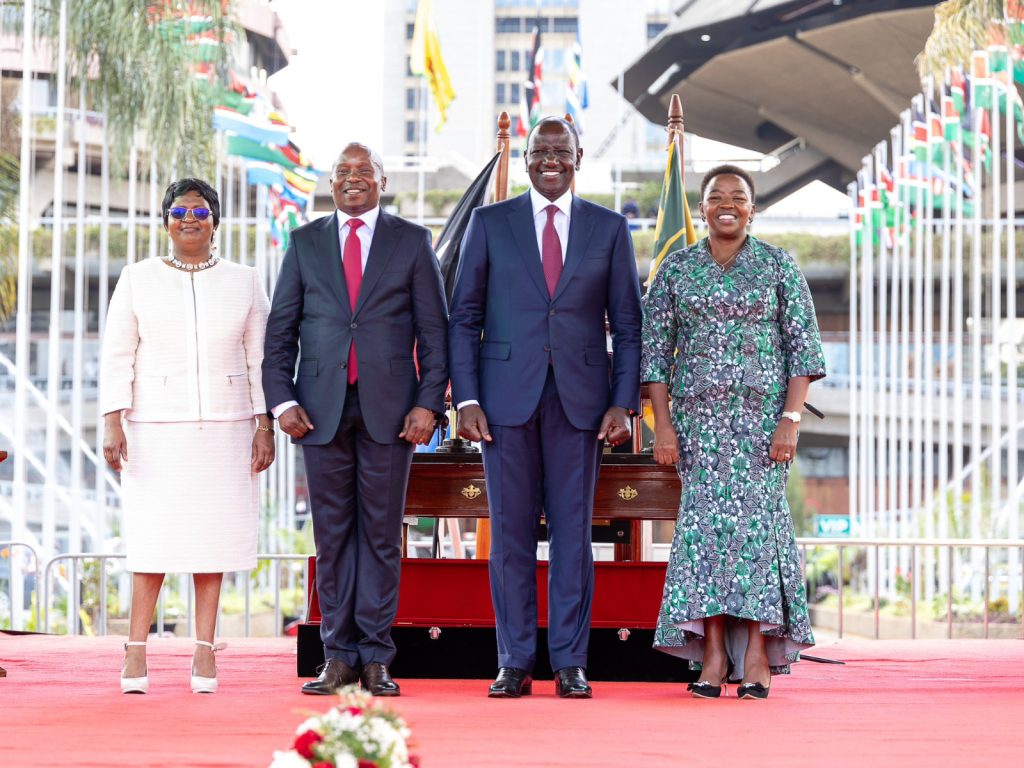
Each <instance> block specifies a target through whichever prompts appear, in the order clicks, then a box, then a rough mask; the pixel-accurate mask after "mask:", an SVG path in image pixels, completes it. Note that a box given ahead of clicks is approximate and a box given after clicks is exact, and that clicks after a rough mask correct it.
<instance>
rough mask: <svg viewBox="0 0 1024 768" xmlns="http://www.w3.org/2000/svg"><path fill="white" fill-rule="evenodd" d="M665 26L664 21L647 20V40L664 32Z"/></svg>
mask: <svg viewBox="0 0 1024 768" xmlns="http://www.w3.org/2000/svg"><path fill="white" fill-rule="evenodd" d="M667 26H668V24H667V23H665V22H664V21H657V22H653V21H649V22H647V39H648V40H653V39H654V38H656V37H657V36H658V35H660V34H661V33H662V32H664V31H665V27H667Z"/></svg>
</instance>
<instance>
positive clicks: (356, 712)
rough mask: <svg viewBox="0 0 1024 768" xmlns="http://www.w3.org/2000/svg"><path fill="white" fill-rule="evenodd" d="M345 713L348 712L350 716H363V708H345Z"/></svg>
mask: <svg viewBox="0 0 1024 768" xmlns="http://www.w3.org/2000/svg"><path fill="white" fill-rule="evenodd" d="M345 711H346V712H348V713H349V714H350V715H361V714H363V708H362V707H346V708H345Z"/></svg>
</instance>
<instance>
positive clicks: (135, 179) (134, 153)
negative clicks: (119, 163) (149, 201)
mask: <svg viewBox="0 0 1024 768" xmlns="http://www.w3.org/2000/svg"><path fill="white" fill-rule="evenodd" d="M138 188H139V149H138V147H137V146H136V144H135V136H134V134H133V135H132V143H131V146H130V147H129V148H128V226H127V230H128V231H127V235H128V249H127V256H126V257H125V263H127V264H134V263H135V214H136V210H135V209H136V208H137V207H138V204H137V202H136V197H137V195H138Z"/></svg>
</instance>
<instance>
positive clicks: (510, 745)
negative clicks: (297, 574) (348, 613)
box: [0, 634, 1024, 768]
mask: <svg viewBox="0 0 1024 768" xmlns="http://www.w3.org/2000/svg"><path fill="white" fill-rule="evenodd" d="M122 640H123V638H115V637H106V638H82V637H56V636H39V635H24V636H12V635H6V634H0V666H2V667H5V668H6V669H7V677H6V678H0V707H2V710H3V714H2V715H0V765H2V766H11V768H20V767H21V766H44V765H45V766H53V765H62V766H261V765H263V766H265V765H268V764H269V763H270V760H271V755H272V753H273V751H274V750H275V749H285V748H287V747H288V746H289V744H290V743H291V739H292V736H293V733H294V729H295V727H296V726H297V725H298V724H299V723H300V722H302V720H303V719H304V718H305V717H306V716H307V715H308V713H310V712H320V711H323V710H325V709H326V708H327V706H328V705H329V699H326V698H317V697H311V696H303V695H301V694H300V693H299V685H300V682H301V681H300V680H299V679H297V678H296V677H295V640H294V639H293V638H291V639H280V640H278V639H248V640H245V639H240V640H231V639H229V640H228V643H229V647H228V649H227V650H226V651H224V652H223V653H222V654H221V656H220V679H221V690H220V692H219V693H217V694H215V695H213V696H199V695H194V694H192V693H191V692H190V691H189V689H188V674H189V670H188V667H189V658H190V656H191V645H190V644H189V643H188V642H187V641H185V640H179V639H167V640H155V641H151V644H150V693H149V694H148V695H145V696H125V695H123V694H121V693H120V690H119V689H118V683H117V675H118V670H119V665H120V659H121V645H120V643H121V641H122ZM812 653H814V654H817V655H819V656H823V657H828V658H832V659H838V660H842V661H845V662H846V664H845V666H835V665H823V664H815V663H811V662H806V661H805V662H801V663H800V664H799V665H797V666H796V667H794V672H793V674H792V675H790V676H788V677H778V678H775V681H774V684H773V686H772V691H771V696H770V698H769V699H768V700H767V701H764V702H758V701H739V700H737V699H736V698H735V697H734V689H730V691H729V693H730V696H729V698H726V699H720V700H717V701H698V700H694V699H691V698H690V697H689V696H688V695H687V694H686V692H685V686H684V685H683V684H680V683H624V682H606V683H598V684H596V685H595V696H594V699H592V700H590V701H578V700H569V701H563V700H561V699H558V698H556V697H555V696H554V684H553V683H552V682H550V681H549V680H542V681H541V682H539V683H537V684H535V686H534V690H535V693H534V695H533V696H532V697H527V698H523V699H520V700H491V699H488V698H486V696H485V691H486V686H487V682H488V681H483V680H429V679H408V680H400V681H399V682H401V684H402V690H403V695H402V697H401V698H399V699H393V700H391V702H392V703H393V705H394V708H395V709H396V710H398V711H399V712H401V713H402V714H403V715H404V716H405V717H406V719H407V720H408V721H409V724H410V726H411V728H412V730H413V736H414V739H415V746H416V751H417V752H418V753H419V754H420V755H421V757H422V765H423V768H454V767H455V766H466V767H467V768H469V767H471V768H504V767H505V766H527V767H529V768H537V767H538V766H558V767H559V768H565V766H588V767H593V766H616V767H620V766H636V765H643V766H679V765H713V766H734V765H735V766H739V765H742V766H759V767H760V766H773V765H779V766H786V767H787V768H798V767H800V766H814V767H815V768H818V767H819V766H824V767H826V768H845V767H846V766H851V767H852V766H856V767H857V768H863V766H865V765H867V766H874V767H875V768H885V767H887V766H899V767H900V768H909V767H911V766H928V767H929V768H941V767H942V766H958V767H960V766H1011V765H1016V764H1017V763H1018V762H1019V760H1020V749H1021V744H1022V743H1024V741H1022V738H1024V737H1022V725H1021V724H1022V723H1024V695H1022V692H1024V641H1019V640H988V641H980V640H953V641H926V640H922V641H909V640H908V641H868V640H842V641H839V642H834V643H827V644H823V645H819V646H818V647H817V648H816V649H815V650H813V651H812Z"/></svg>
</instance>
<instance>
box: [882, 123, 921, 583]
mask: <svg viewBox="0 0 1024 768" xmlns="http://www.w3.org/2000/svg"><path fill="white" fill-rule="evenodd" d="M912 131H913V126H912V124H911V121H910V114H909V113H906V112H905V113H904V118H903V121H902V135H901V144H902V146H903V148H904V152H906V149H907V147H909V146H910V139H909V137H910V135H911V132H912ZM911 176H912V177H914V178H915V179H917V182H918V183H916V184H915V185H914V186H913V188H912V190H911V192H912V194H913V195H914V199H915V201H916V203H917V210H918V212H919V215H918V216H917V217H915V220H914V226H913V227H912V228H911V227H908V233H909V235H910V237H911V238H912V240H913V245H914V246H915V247H916V244H917V240H918V238H917V237H916V235H917V232H916V228H917V221H918V220H919V219H920V210H921V208H920V194H921V185H920V173H919V172H918V173H917V174H914V173H911ZM900 257H901V258H900V273H901V275H900V357H899V371H900V411H901V414H902V415H901V419H900V489H899V490H900V502H899V506H898V507H897V509H898V510H900V514H901V515H906V511H907V510H908V509H910V506H911V504H912V499H913V489H912V487H911V479H912V473H913V458H914V450H913V439H912V428H913V404H912V403H911V393H910V385H911V380H912V378H913V376H912V374H913V371H912V369H911V364H912V363H913V360H912V358H911V349H912V342H913V339H912V331H913V326H912V325H911V311H910V286H911V261H912V254H911V243H910V242H907V243H904V247H903V248H902V249H901V254H900ZM886 528H887V535H888V536H891V537H892V538H898V537H899V528H898V525H897V519H896V515H895V514H893V515H892V517H891V519H890V520H889V521H888V524H887V526H886ZM890 550H891V548H887V559H886V566H887V567H886V569H885V572H886V576H885V578H886V581H887V582H888V586H889V589H890V593H891V590H892V586H893V582H892V576H891V574H892V572H893V570H894V569H893V568H892V567H891V566H892V564H893V563H894V561H896V560H898V559H899V555H898V554H896V553H894V552H892V551H890Z"/></svg>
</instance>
